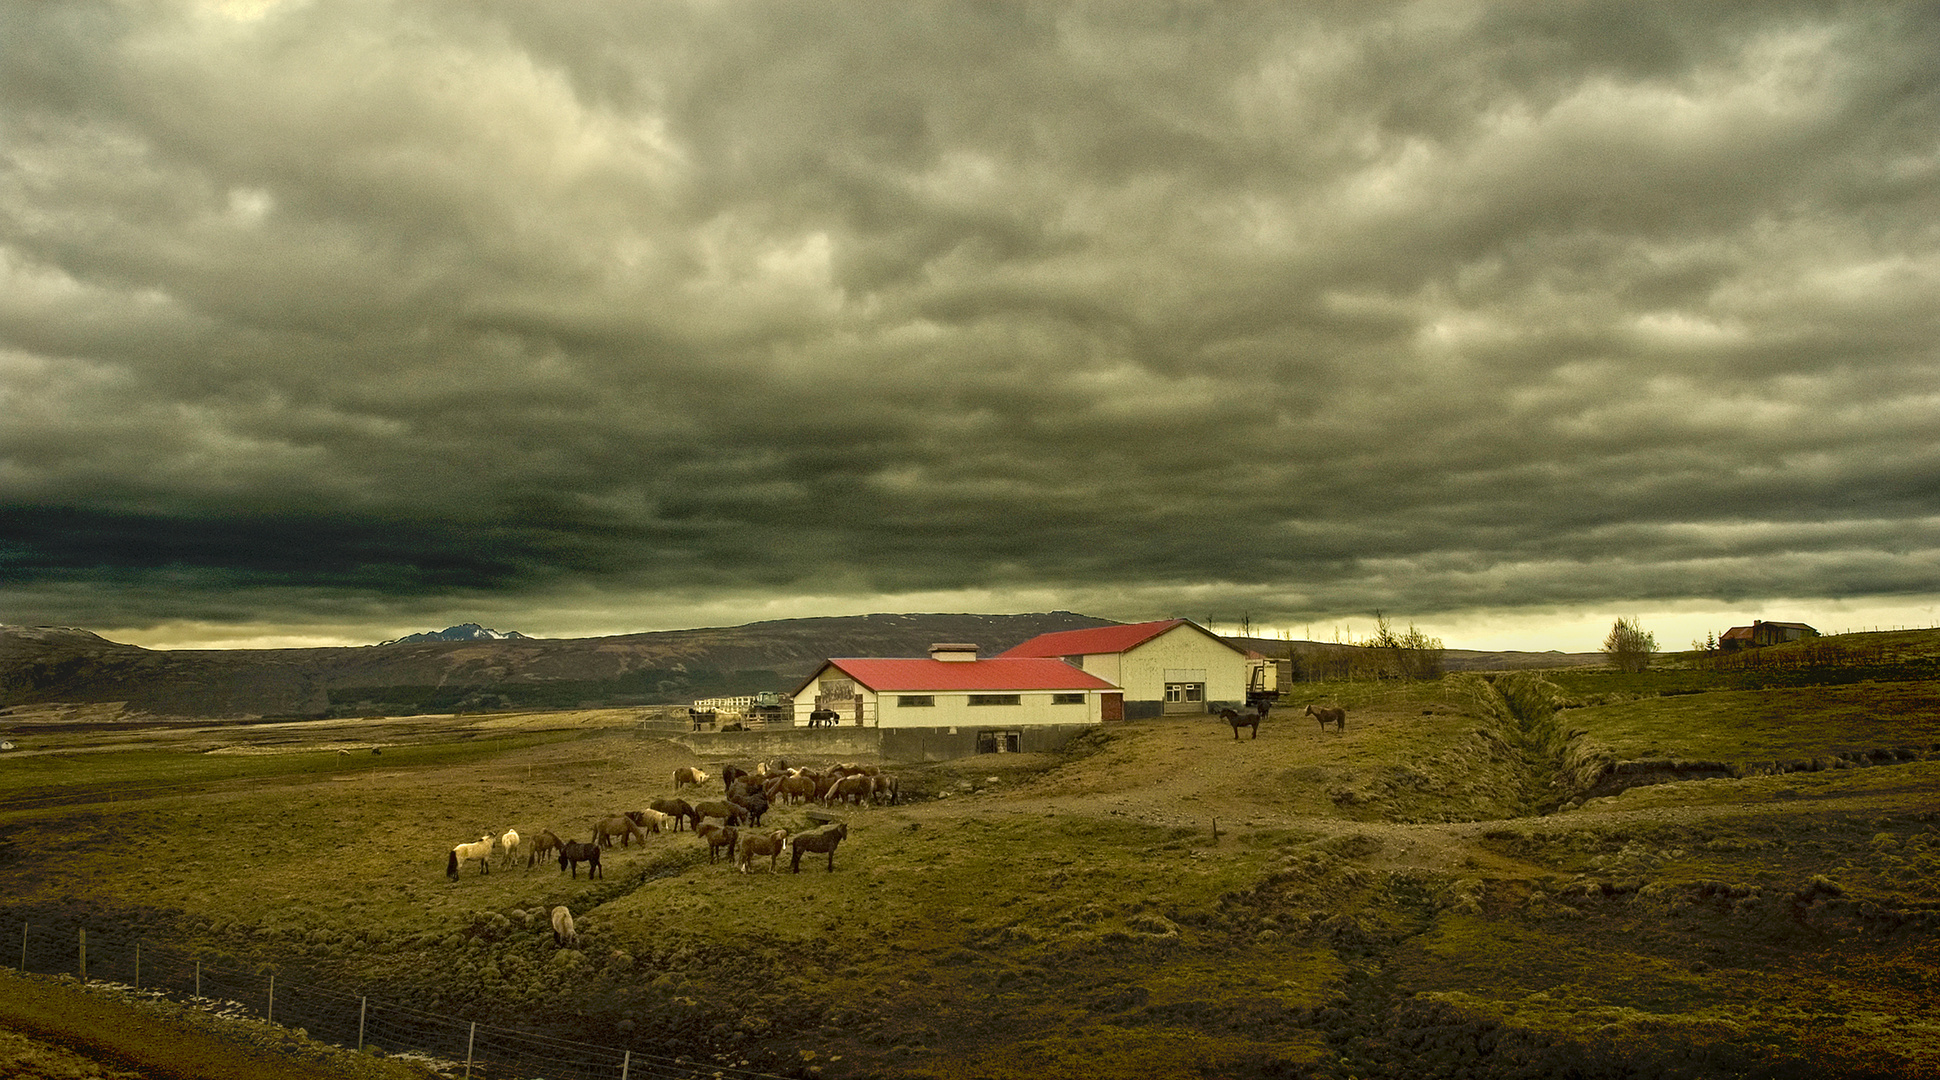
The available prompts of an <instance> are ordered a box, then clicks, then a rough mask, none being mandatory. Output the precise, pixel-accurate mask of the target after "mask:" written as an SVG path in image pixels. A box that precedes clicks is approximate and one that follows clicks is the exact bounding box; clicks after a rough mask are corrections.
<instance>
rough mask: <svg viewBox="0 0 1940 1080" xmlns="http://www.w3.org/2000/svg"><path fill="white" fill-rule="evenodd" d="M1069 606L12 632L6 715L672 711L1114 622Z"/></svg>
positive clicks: (2, 676) (2, 662) (2, 694)
mask: <svg viewBox="0 0 1940 1080" xmlns="http://www.w3.org/2000/svg"><path fill="white" fill-rule="evenodd" d="M1109 621H1110V620H1107V619H1097V618H1092V617H1091V616H1087V615H1078V614H1074V613H1072V612H1068V611H1054V612H1047V613H1040V614H1030V615H974V614H912V615H856V616H843V617H833V618H821V619H784V620H777V621H771V622H758V623H748V624H746V625H743V626H732V627H715V628H704V629H695V630H670V631H662V632H657V633H646V634H627V635H620V636H615V637H599V638H528V637H517V638H503V639H496V640H491V639H487V640H477V641H454V642H447V641H417V642H410V641H406V642H397V643H392V644H386V645H380V646H364V647H358V648H334V649H224V650H150V649H143V648H138V647H136V646H133V645H124V644H119V643H116V642H112V641H108V640H106V639H104V638H101V637H99V636H97V635H95V634H92V633H89V632H87V631H85V630H78V629H72V628H65V627H19V626H5V627H0V707H8V706H22V705H42V704H49V703H56V702H58V703H63V704H96V705H99V704H110V703H114V704H118V705H119V707H120V710H121V713H120V715H123V716H126V717H135V718H138V717H143V716H202V717H241V716H317V717H320V716H346V715H361V714H391V715H403V714H414V713H426V712H456V711H479V710H488V709H509V708H580V707H586V708H592V707H600V706H614V705H658V704H671V703H676V702H683V701H690V700H693V699H694V698H697V697H712V696H717V695H726V694H749V693H755V692H758V691H763V690H780V691H787V690H791V689H793V685H792V684H793V682H795V681H798V680H800V679H803V678H806V677H807V676H808V675H809V674H810V673H811V672H812V671H813V669H814V666H815V664H816V663H818V662H819V661H821V660H823V659H825V658H827V657H830V656H921V655H923V653H924V651H925V650H926V649H927V648H928V647H929V646H930V644H931V643H933V642H937V641H969V642H976V643H977V644H978V645H981V646H982V647H983V648H984V649H985V651H986V652H997V651H1001V650H1003V649H1007V648H1009V647H1010V646H1012V645H1015V644H1017V643H1018V642H1021V641H1024V640H1026V639H1028V638H1031V637H1034V636H1036V635H1038V634H1042V633H1048V632H1050V631H1054V630H1072V629H1078V628H1081V627H1088V626H1104V625H1107V624H1108V623H1109Z"/></svg>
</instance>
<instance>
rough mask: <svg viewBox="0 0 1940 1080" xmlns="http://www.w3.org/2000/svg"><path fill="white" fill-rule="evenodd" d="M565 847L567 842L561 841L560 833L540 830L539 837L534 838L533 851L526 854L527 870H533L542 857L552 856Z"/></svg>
mask: <svg viewBox="0 0 1940 1080" xmlns="http://www.w3.org/2000/svg"><path fill="white" fill-rule="evenodd" d="M564 846H566V842H565V841H564V840H561V839H559V834H558V833H556V832H553V831H552V830H551V829H540V830H539V835H538V836H535V837H533V838H532V850H531V851H528V852H526V853H525V868H526V869H527V870H530V869H532V868H533V867H534V866H535V865H537V864H538V862H539V859H540V857H541V856H545V855H550V854H552V853H553V852H555V851H558V850H559V849H560V848H562V847H564Z"/></svg>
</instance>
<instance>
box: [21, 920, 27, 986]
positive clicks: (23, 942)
mask: <svg viewBox="0 0 1940 1080" xmlns="http://www.w3.org/2000/svg"><path fill="white" fill-rule="evenodd" d="M20 973H21V974H22V975H25V974H27V924H26V923H24V922H23V923H21V924H20Z"/></svg>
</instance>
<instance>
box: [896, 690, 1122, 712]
mask: <svg viewBox="0 0 1940 1080" xmlns="http://www.w3.org/2000/svg"><path fill="white" fill-rule="evenodd" d="M1023 703H1024V695H1022V694H971V695H970V704H972V705H1022V704H1023ZM1084 703H1085V696H1084V695H1083V694H1052V695H1051V704H1053V705H1083V704H1084ZM935 704H936V695H935V694H899V695H897V697H896V707H897V708H901V709H920V708H930V707H933V706H935Z"/></svg>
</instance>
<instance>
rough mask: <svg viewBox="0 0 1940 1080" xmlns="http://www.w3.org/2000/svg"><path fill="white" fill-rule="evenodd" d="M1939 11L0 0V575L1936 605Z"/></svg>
mask: <svg viewBox="0 0 1940 1080" xmlns="http://www.w3.org/2000/svg"><path fill="white" fill-rule="evenodd" d="M1936 57H1940V11H1936V8H1935V7H1934V6H1933V5H1931V4H1911V3H1908V4H1898V5H1895V4H1884V3H1871V4H1853V5H1842V4H1836V3H1823V4H1821V3H1791V4H1786V3H1774V4H1753V3H1743V2H1738V0H1731V2H1724V3H1717V4H1703V3H1695V2H1691V0H1675V2H1668V3H1663V4H1657V5H1653V4H1647V3H1633V2H1628V0H1624V2H1610V3H1549V4H1525V3H1503V4H1488V3H1412V4H1409V3H1398V4H1378V3H1371V2H1369V3H1363V2H1353V3H1311V4H1299V3H1274V4H1260V5H1247V4H1242V3H1224V2H1222V3H1204V4H1196V3H1171V4H1168V3H1154V4H1146V5H1139V4H1134V3H1127V2H1120V0H1112V2H1107V3H1097V4H1075V3H1071V4H1067V3H1056V4H1048V3H1047V4H1042V5H1008V4H983V3H977V4H972V3H961V4H953V3H938V4H922V3H903V2H899V3H894V4H848V3H842V4H836V3H805V2H800V0H786V2H780V0H778V2H774V3H737V2H701V0H696V2H692V3H651V4H632V3H615V4H585V3H578V2H573V3H556V4H549V3H537V2H532V0H506V2H503V3H496V4H494V3H463V4H452V3H444V2H427V3H423V4H411V3H396V4H392V3H378V2H368V3H364V2H349V0H344V2H338V0H333V2H329V3H316V4H311V3H300V2H285V3H277V2H267V3H248V2H237V3H208V4H203V5H200V6H198V5H194V4H188V3H180V4H177V3H127V4H121V3H81V2H75V3H60V4H44V3H37V2H32V0H5V2H0V591H3V595H0V621H5V622H9V623H17V624H18V623H25V624H48V623H51V624H60V625H73V626H81V627H85V628H88V629H91V630H94V631H96V632H98V633H101V634H103V635H105V636H108V637H111V638H114V639H116V640H121V641H129V642H134V643H138V644H145V645H150V646H156V647H164V646H176V647H187V646H198V645H199V646H221V645H243V644H339V643H366V642H372V641H376V640H380V639H383V638H388V637H395V636H399V635H401V634H403V633H407V632H412V631H417V630H424V629H436V628H439V627H442V626H445V625H447V624H449V623H452V622H459V621H478V622H483V623H485V624H487V625H492V626H496V627H498V628H499V629H503V630H519V631H522V632H525V633H528V634H533V635H539V636H548V637H563V636H582V635H598V634H610V633H624V632H631V631H640V630H652V629H674V628H681V627H687V626H696V625H720V624H732V623H740V622H747V621H752V620H756V619H767V618H779V617H792V616H805V615H840V614H855V613H862V612H872V611H976V612H1020V611H1041V610H1051V609H1059V608H1062V609H1069V610H1075V611H1081V612H1085V613H1087V614H1091V615H1097V616H1102V617H1105V618H1113V619H1120V620H1125V621H1133V620H1142V619H1150V618H1163V617H1169V616H1187V617H1191V618H1195V619H1198V620H1200V621H1202V622H1203V621H1206V620H1208V619H1210V620H1212V621H1213V622H1214V623H1215V626H1216V628H1217V629H1221V630H1232V629H1235V628H1236V625H1237V623H1238V621H1239V619H1240V618H1241V617H1242V615H1245V614H1250V616H1251V619H1252V621H1253V623H1254V625H1255V626H1256V628H1264V629H1265V630H1266V631H1267V632H1269V633H1278V632H1281V631H1286V632H1290V633H1292V634H1293V635H1294V636H1296V637H1305V636H1312V637H1315V638H1328V637H1331V636H1333V635H1334V634H1336V633H1339V634H1342V635H1343V636H1359V635H1361V634H1364V633H1366V632H1368V631H1370V630H1372V629H1373V612H1375V611H1376V610H1380V611H1383V612H1385V613H1386V614H1387V615H1388V616H1389V617H1390V618H1391V619H1393V620H1394V621H1395V623H1396V624H1397V626H1401V627H1405V626H1407V625H1410V624H1413V625H1416V626H1418V627H1419V628H1421V629H1423V630H1424V631H1426V632H1428V633H1430V634H1432V635H1436V636H1440V637H1442V638H1443V639H1444V641H1445V643H1446V644H1447V645H1448V646H1450V647H1465V648H1480V647H1511V648H1514V647H1521V648H1538V649H1540V648H1561V649H1570V650H1577V649H1594V648H1595V647H1596V646H1597V645H1598V643H1599V642H1600V641H1601V639H1602V636H1603V634H1604V632H1605V631H1607V630H1608V628H1609V626H1610V623H1611V621H1612V620H1614V619H1615V618H1617V617H1618V616H1634V617H1638V618H1640V619H1641V620H1642V621H1643V623H1644V625H1645V628H1646V629H1653V630H1654V631H1655V632H1657V634H1658V638H1659V644H1660V645H1661V646H1664V647H1667V648H1683V647H1687V646H1688V644H1689V642H1690V640H1691V639H1692V637H1694V636H1701V635H1702V633H1703V632H1704V629H1705V628H1706V627H1709V628H1712V629H1714V630H1716V631H1722V630H1723V629H1725V628H1726V627H1727V626H1730V625H1732V624H1734V623H1744V622H1749V621H1750V620H1751V619H1752V618H1753V617H1763V618H1773V619H1796V620H1803V621H1806V622H1811V623H1813V624H1814V625H1816V626H1819V627H1820V628H1821V629H1824V630H1839V629H1845V628H1848V627H1859V626H1871V625H1896V624H1904V625H1931V624H1933V623H1935V622H1936V621H1940V617H1936V615H1935V608H1936V604H1940V333H1936V331H1937V330H1940V63H1936V59H1935V58H1936Z"/></svg>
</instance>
